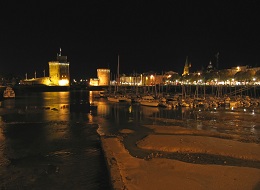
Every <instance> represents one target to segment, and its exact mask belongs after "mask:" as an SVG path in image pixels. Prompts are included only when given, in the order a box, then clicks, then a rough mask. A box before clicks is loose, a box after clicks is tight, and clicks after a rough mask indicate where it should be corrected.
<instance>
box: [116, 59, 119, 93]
mask: <svg viewBox="0 0 260 190" xmlns="http://www.w3.org/2000/svg"><path fill="white" fill-rule="evenodd" d="M119 83H120V77H119V54H118V56H117V89H116V91H118V88H119V87H118V85H119Z"/></svg>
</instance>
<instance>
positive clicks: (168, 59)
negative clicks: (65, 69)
mask: <svg viewBox="0 0 260 190" xmlns="http://www.w3.org/2000/svg"><path fill="white" fill-rule="evenodd" d="M258 4H259V3H257V0H245V1H241V0H237V1H231V0H223V1H216V0H211V1H184V0H179V1H175V0H164V1H163V0H161V1H157V0H154V1H144V0H131V1H130V0H129V1H127V0H118V1H113V0H87V1H80V2H78V1H69V0H67V1H61V0H55V1H52V2H49V1H25V0H24V1H17V2H16V1H9V0H3V1H1V2H0V24H1V27H0V34H1V35H0V56H1V59H0V63H1V68H0V73H14V74H19V75H21V76H22V77H24V76H25V73H28V77H34V71H36V72H37V76H38V77H40V76H43V70H44V69H45V70H46V71H48V62H49V61H52V60H55V59H56V55H57V53H58V52H59V49H60V48H62V54H63V55H67V56H68V61H69V62H70V72H71V77H72V78H81V77H82V78H89V77H96V70H97V68H110V69H111V72H112V74H113V73H116V68H117V55H118V54H119V55H120V73H126V74H129V73H133V72H137V73H143V72H147V71H156V72H158V73H161V72H165V71H170V70H171V71H175V72H178V73H179V74H181V73H182V71H183V66H184V63H185V59H186V56H188V58H189V61H190V62H191V65H192V67H191V71H192V72H193V71H197V70H200V69H202V67H204V68H205V67H206V66H207V65H208V64H209V62H210V61H212V62H214V61H215V58H216V57H215V55H216V54H217V53H218V52H219V69H225V68H230V67H232V66H237V65H249V66H252V67H255V66H260V61H259V55H260V6H259V5H258Z"/></svg>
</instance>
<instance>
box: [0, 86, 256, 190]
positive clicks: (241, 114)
mask: <svg viewBox="0 0 260 190" xmlns="http://www.w3.org/2000/svg"><path fill="white" fill-rule="evenodd" d="M98 94H99V91H87V90H79V91H67V92H34V93H28V94H27V93H25V94H21V93H18V94H17V96H16V98H15V99H8V100H3V101H1V106H0V117H1V120H0V121H1V122H0V130H1V133H0V141H1V147H0V155H1V157H0V162H1V170H0V171H1V172H2V173H1V176H2V177H1V179H0V180H1V181H0V182H1V185H2V187H5V188H7V189H8V188H22V187H27V188H32V187H37V186H41V187H46V188H48V187H52V188H54V187H56V188H61V187H62V188H63V189H70V188H71V187H72V186H70V184H71V183H72V181H74V182H75V181H76V182H77V184H78V186H77V185H76V184H75V183H74V184H73V187H74V188H75V187H78V188H79V189H80V188H86V189H88V188H90V187H91V188H93V189H100V188H102V189H108V188H110V177H111V176H110V177H109V174H108V173H109V171H108V170H107V169H108V168H107V166H106V164H105V160H104V159H105V158H104V155H103V153H102V148H101V144H100V143H101V142H100V140H99V137H113V136H121V135H123V134H121V132H122V131H124V130H129V131H134V132H135V134H136V135H137V136H139V135H140V136H142V135H144V134H146V132H147V129H145V127H144V126H145V125H159V126H171V125H177V126H180V127H181V128H183V129H193V130H195V131H200V132H201V133H210V134H211V135H213V134H214V135H215V136H220V137H230V136H236V138H239V139H241V140H242V141H243V142H254V143H259V135H260V131H259V130H260V129H259V126H260V121H259V120H258V115H259V114H260V108H259V107H258V106H256V107H248V108H244V107H238V108H236V109H232V108H230V107H215V108H213V107H207V108H206V107H200V106H197V107H182V106H176V107H172V108H169V107H159V106H158V107H151V106H142V105H140V104H139V103H138V102H133V103H129V102H110V101H108V99H107V98H106V97H98V96H97V95H98ZM138 134H139V135H138ZM130 136H131V135H130ZM130 136H129V137H130ZM139 138H140V137H139ZM127 139H128V138H126V140H127ZM130 142H132V140H131V138H129V143H127V144H126V148H127V149H128V150H129V151H130V152H131V154H133V155H136V156H137V157H138V158H140V159H146V157H147V156H148V155H150V154H151V153H152V152H151V151H141V149H136V148H135V146H134V145H133V144H132V143H130ZM200 157H201V159H202V160H203V159H204V158H203V155H200ZM178 159H181V160H182V159H183V161H185V158H178ZM191 161H192V160H191ZM212 161H213V160H208V162H212ZM83 163H85V164H83ZM231 163H232V162H231ZM90 165H91V166H93V167H90ZM252 165H254V163H252ZM8 168H12V169H11V170H10V169H8ZM22 173H26V174H27V175H26V176H25V175H21V174H22ZM14 174H15V175H14ZM78 174H80V175H78ZM11 175H12V178H11V177H10V176H11ZM100 175H101V176H100ZM28 177H30V178H31V179H34V180H29V179H28ZM65 178H66V179H67V178H69V179H70V180H65V181H64V180H63V181H62V182H61V181H60V179H65ZM43 182H44V183H43Z"/></svg>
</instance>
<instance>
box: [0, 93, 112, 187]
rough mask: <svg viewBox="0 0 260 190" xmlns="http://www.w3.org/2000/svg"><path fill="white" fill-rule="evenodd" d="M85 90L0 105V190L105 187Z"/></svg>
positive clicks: (34, 96)
mask: <svg viewBox="0 0 260 190" xmlns="http://www.w3.org/2000/svg"><path fill="white" fill-rule="evenodd" d="M90 111H91V110H90V107H89V96H88V92H43V93H30V94H26V95H20V96H18V97H17V98H16V99H15V100H11V99H10V100H4V101H3V102H1V107H0V189H111V188H110V184H109V176H108V171H107V168H106V165H105V161H104V156H103V153H102V151H101V146H100V141H99V136H98V134H97V132H96V131H97V129H98V124H97V123H94V122H93V121H92V115H91V113H90Z"/></svg>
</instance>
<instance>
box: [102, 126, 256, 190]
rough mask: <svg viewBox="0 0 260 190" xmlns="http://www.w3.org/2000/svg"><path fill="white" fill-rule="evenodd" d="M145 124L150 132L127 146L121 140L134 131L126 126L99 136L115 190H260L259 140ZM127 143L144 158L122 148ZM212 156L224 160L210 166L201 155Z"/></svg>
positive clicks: (124, 147) (214, 158)
mask: <svg viewBox="0 0 260 190" xmlns="http://www.w3.org/2000/svg"><path fill="white" fill-rule="evenodd" d="M145 127H146V128H149V129H152V130H153V132H151V133H149V134H148V135H144V137H142V138H141V139H139V140H137V139H135V141H136V142H135V144H134V143H133V142H131V143H132V145H129V144H128V145H127V144H126V143H129V142H126V141H125V140H124V138H134V133H135V131H131V130H127V129H126V130H123V131H121V134H119V135H117V136H113V137H107V136H101V144H102V149H103V152H104V155H105V159H106V162H107V167H108V171H109V173H110V178H111V186H112V187H113V188H114V189H129V190H130V189H260V145H259V143H255V142H249V143H248V142H241V141H238V140H237V139H235V137H234V138H232V137H231V138H230V137H229V139H223V137H222V138H221V137H207V135H205V132H202V133H201V134H198V133H196V134H192V131H191V130H189V129H184V128H182V127H179V126H159V125H158V126H156V125H149V126H148V125H147V126H145ZM131 135H132V137H131ZM208 135H209V136H210V134H208ZM219 135H220V136H221V134H219ZM213 145H215V146H216V147H213ZM129 146H136V147H137V148H138V149H139V151H141V152H144V153H145V154H147V155H148V156H146V157H145V158H139V157H137V156H136V157H135V156H134V153H133V152H130V151H132V150H130V151H129V150H128V149H129V148H128V149H127V148H126V147H129ZM149 152H150V154H149ZM205 153H206V155H205ZM169 154H175V155H177V156H178V155H183V156H185V157H186V158H187V157H188V158H189V159H190V160H185V159H183V160H182V159H176V157H169ZM203 154H204V155H203ZM194 155H196V156H195V157H193V156H194ZM210 155H213V157H212V158H211V159H213V161H215V160H216V159H217V158H218V157H219V158H221V159H222V160H221V159H220V162H217V161H216V163H215V164H212V163H210V162H209V161H208V160H207V159H205V156H208V157H210ZM198 157H201V158H198ZM203 157H204V158H203ZM196 159H200V160H202V162H200V163H197V162H196ZM173 187H174V188H173Z"/></svg>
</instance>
